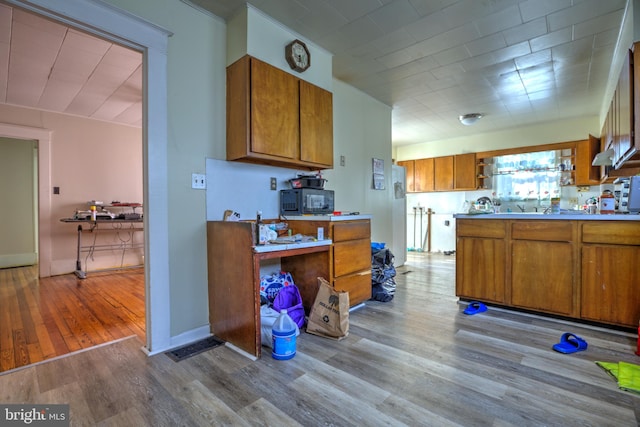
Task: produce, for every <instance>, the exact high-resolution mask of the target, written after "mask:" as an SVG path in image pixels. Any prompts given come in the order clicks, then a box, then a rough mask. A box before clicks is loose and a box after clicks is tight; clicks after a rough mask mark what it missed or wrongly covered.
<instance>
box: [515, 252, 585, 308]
mask: <svg viewBox="0 0 640 427" xmlns="http://www.w3.org/2000/svg"><path fill="white" fill-rule="evenodd" d="M511 263H512V264H511V265H512V267H511V272H512V273H511V304H512V305H513V306H516V307H523V308H530V309H533V310H540V311H545V312H549V313H556V314H561V315H566V316H569V315H573V314H574V312H575V310H574V303H573V296H574V283H573V277H574V274H573V265H574V264H573V245H572V243H570V242H543V241H530V240H515V241H513V242H512V246H511ZM541 266H544V268H541Z"/></svg>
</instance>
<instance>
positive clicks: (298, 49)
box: [284, 39, 311, 73]
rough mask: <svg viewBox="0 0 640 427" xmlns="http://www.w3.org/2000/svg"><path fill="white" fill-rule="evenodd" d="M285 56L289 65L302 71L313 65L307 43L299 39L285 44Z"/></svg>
mask: <svg viewBox="0 0 640 427" xmlns="http://www.w3.org/2000/svg"><path fill="white" fill-rule="evenodd" d="M284 56H285V58H286V60H287V63H288V64H289V66H290V67H291V68H292V69H294V70H296V71H298V72H300V73H301V72H303V71H306V70H307V69H308V68H309V67H310V66H311V53H309V49H308V48H307V45H306V44H304V42H302V41H300V40H298V39H296V40H294V41H292V42H291V43H289V44H288V45H286V46H285V48H284Z"/></svg>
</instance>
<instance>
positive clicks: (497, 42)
mask: <svg viewBox="0 0 640 427" xmlns="http://www.w3.org/2000/svg"><path fill="white" fill-rule="evenodd" d="M505 46H507V43H506V42H505V40H504V37H502V34H501V33H495V34H492V35H490V36H487V37H482V38H479V39H476V40H473V41H470V42H467V43H465V47H466V48H467V49H468V50H469V53H470V54H471V56H478V55H482V54H484V53H487V52H492V51H494V50H498V49H502V48H503V47H505Z"/></svg>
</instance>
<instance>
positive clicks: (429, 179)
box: [415, 158, 435, 192]
mask: <svg viewBox="0 0 640 427" xmlns="http://www.w3.org/2000/svg"><path fill="white" fill-rule="evenodd" d="M434 178H435V166H434V160H433V158H430V159H418V160H416V164H415V189H416V190H415V191H416V192H424V191H433V189H434V185H435V182H434Z"/></svg>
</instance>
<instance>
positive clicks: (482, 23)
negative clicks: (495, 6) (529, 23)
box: [473, 5, 522, 36]
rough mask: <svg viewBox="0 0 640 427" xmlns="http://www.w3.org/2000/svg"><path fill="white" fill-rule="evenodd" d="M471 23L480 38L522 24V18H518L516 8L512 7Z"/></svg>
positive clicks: (518, 10) (518, 14)
mask: <svg viewBox="0 0 640 427" xmlns="http://www.w3.org/2000/svg"><path fill="white" fill-rule="evenodd" d="M473 23H474V25H475V26H476V28H477V29H478V34H480V36H488V35H490V34H495V33H496V32H498V31H502V30H506V29H508V28H513V27H515V26H518V25H520V24H522V18H521V17H520V9H518V6H517V5H513V6H510V7H507V8H506V9H503V10H501V11H499V12H497V13H495V14H492V15H488V16H484V17H482V18H480V19H477V20H475V21H473Z"/></svg>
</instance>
